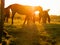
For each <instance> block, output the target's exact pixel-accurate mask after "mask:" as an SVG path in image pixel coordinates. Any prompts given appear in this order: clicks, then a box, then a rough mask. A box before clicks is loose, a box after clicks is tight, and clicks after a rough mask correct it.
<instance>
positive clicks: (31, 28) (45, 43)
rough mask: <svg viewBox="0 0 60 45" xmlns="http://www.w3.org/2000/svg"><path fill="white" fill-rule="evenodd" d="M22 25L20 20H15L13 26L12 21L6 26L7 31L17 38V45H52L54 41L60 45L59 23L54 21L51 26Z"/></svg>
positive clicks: (37, 24)
mask: <svg viewBox="0 0 60 45" xmlns="http://www.w3.org/2000/svg"><path fill="white" fill-rule="evenodd" d="M9 20H10V19H9ZM22 24H23V21H22V20H20V19H18V20H17V19H14V24H13V25H11V20H10V21H9V22H8V23H5V24H4V28H5V29H7V30H6V31H7V32H8V33H9V34H10V35H12V36H13V37H14V38H15V43H16V45H40V44H41V45H52V42H54V41H55V43H56V45H60V22H59V21H57V20H56V21H55V20H54V21H51V23H50V24H39V23H38V22H37V23H35V24H30V25H27V24H25V25H22Z"/></svg>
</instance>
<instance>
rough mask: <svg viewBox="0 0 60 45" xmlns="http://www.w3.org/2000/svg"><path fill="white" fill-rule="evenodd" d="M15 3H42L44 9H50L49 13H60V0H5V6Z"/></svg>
mask: <svg viewBox="0 0 60 45" xmlns="http://www.w3.org/2000/svg"><path fill="white" fill-rule="evenodd" d="M14 3H18V4H22V5H32V6H33V5H40V6H42V7H43V9H44V10H47V9H50V11H49V14H53V15H60V0H5V7H7V6H9V5H11V4H14Z"/></svg>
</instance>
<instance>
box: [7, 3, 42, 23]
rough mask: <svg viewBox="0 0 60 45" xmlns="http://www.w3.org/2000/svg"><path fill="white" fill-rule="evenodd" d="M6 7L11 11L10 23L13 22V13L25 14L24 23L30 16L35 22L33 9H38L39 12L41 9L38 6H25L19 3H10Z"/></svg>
mask: <svg viewBox="0 0 60 45" xmlns="http://www.w3.org/2000/svg"><path fill="white" fill-rule="evenodd" d="M7 8H8V9H11V11H12V24H13V18H14V15H15V13H16V12H17V13H19V14H22V15H26V18H25V21H24V24H25V22H26V21H28V20H29V19H30V17H31V18H32V19H33V23H35V13H34V12H35V11H36V10H39V11H40V12H41V11H42V7H40V6H26V5H20V4H12V5H10V6H8V7H7Z"/></svg>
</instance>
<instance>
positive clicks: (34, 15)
mask: <svg viewBox="0 0 60 45" xmlns="http://www.w3.org/2000/svg"><path fill="white" fill-rule="evenodd" d="M33 23H34V24H35V14H34V15H33Z"/></svg>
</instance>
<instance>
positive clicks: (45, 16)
mask: <svg viewBox="0 0 60 45" xmlns="http://www.w3.org/2000/svg"><path fill="white" fill-rule="evenodd" d="M49 10H50V9H48V10H44V11H42V13H40V14H39V23H40V21H42V23H46V21H48V23H50V16H49V14H48V11H49Z"/></svg>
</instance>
